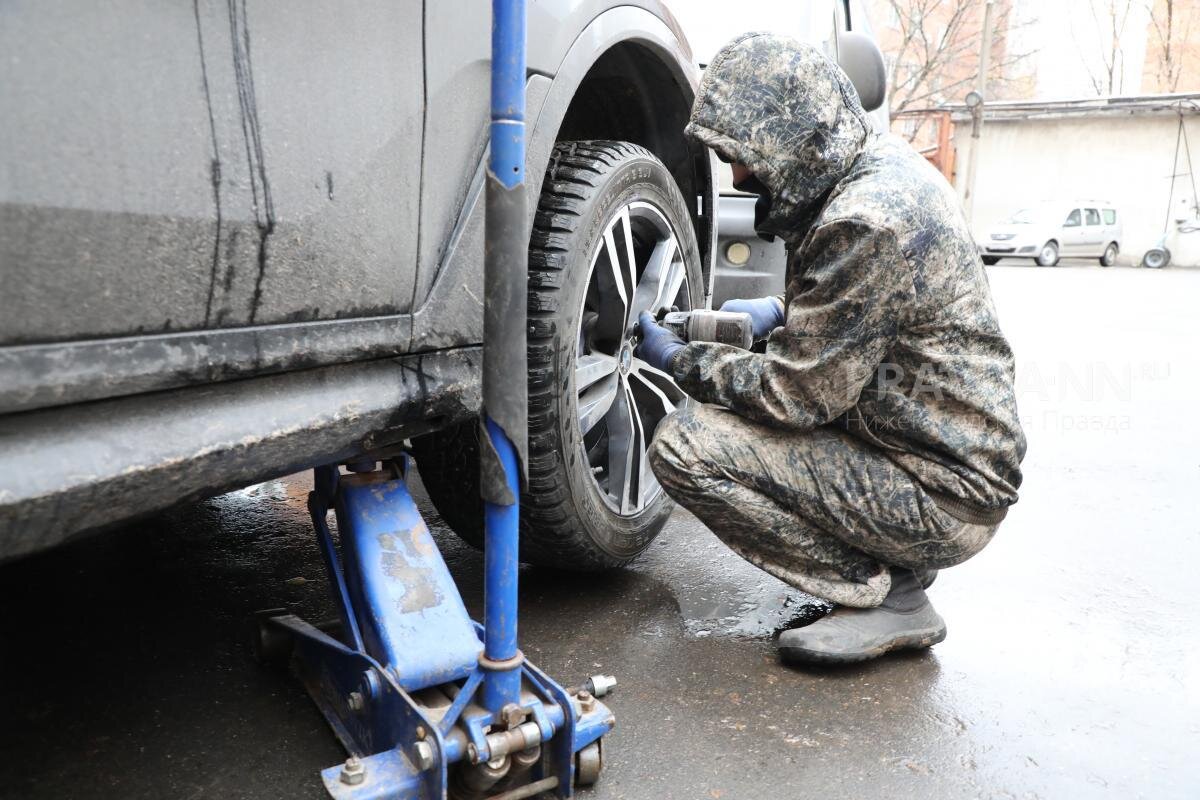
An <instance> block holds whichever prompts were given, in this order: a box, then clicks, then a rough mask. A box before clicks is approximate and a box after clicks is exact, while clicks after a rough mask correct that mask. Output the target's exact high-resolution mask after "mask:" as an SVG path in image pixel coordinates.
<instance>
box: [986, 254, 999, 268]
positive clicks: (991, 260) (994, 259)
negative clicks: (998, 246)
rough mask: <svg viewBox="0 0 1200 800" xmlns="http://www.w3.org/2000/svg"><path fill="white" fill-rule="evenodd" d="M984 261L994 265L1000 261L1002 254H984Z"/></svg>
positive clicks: (990, 265)
mask: <svg viewBox="0 0 1200 800" xmlns="http://www.w3.org/2000/svg"><path fill="white" fill-rule="evenodd" d="M983 263H984V264H987V265H988V266H989V267H994V266H996V265H997V264H999V263H1000V256H984V257H983Z"/></svg>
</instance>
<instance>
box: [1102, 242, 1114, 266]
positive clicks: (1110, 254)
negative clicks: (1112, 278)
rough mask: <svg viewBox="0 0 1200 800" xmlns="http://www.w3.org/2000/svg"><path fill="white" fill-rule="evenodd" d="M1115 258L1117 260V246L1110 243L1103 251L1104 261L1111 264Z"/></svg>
mask: <svg viewBox="0 0 1200 800" xmlns="http://www.w3.org/2000/svg"><path fill="white" fill-rule="evenodd" d="M1116 260H1117V248H1115V247H1113V246H1112V245H1111V244H1110V245H1109V246H1108V248H1107V249H1106V250H1105V251H1104V263H1106V264H1111V263H1113V262H1114V261H1116Z"/></svg>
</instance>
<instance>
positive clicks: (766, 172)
mask: <svg viewBox="0 0 1200 800" xmlns="http://www.w3.org/2000/svg"><path fill="white" fill-rule="evenodd" d="M687 133H688V134H689V135H690V136H692V137H695V138H696V139H699V140H700V141H702V142H704V143H705V144H706V145H708V146H709V147H712V148H714V149H716V150H718V151H720V152H722V153H723V154H724V155H726V156H727V157H729V158H732V159H735V160H738V161H741V162H742V163H744V164H745V165H746V166H748V167H749V168H750V169H751V170H752V171H753V172H754V174H755V175H756V177H758V179H759V180H760V181H761V182H762V183H763V184H764V185H765V186H766V187H767V188H768V189H769V190H770V192H771V196H772V201H773V202H772V205H771V208H770V211H769V214H768V215H767V217H766V219H765V220H764V221H762V223H761V224H760V225H759V230H760V232H767V233H772V234H775V235H778V236H780V237H782V238H784V239H785V240H786V241H787V242H788V244H789V245H790V249H791V250H792V251H793V252H794V257H793V260H792V262H791V264H790V267H789V275H788V283H787V293H786V295H785V298H784V305H785V309H786V322H785V324H784V325H783V327H781V328H778V329H776V330H775V331H774V332H773V333H772V335H771V337H770V339H769V341H768V343H767V348H766V352H765V354H761V353H748V352H746V351H744V350H739V349H736V348H733V347H729V346H725V345H718V344H711V343H690V344H688V345H687V347H685V348H684V349H683V350H682V351H680V355H679V356H678V357H677V358H676V359H675V361H674V364H673V367H674V372H675V378H676V380H677V381H678V382H679V385H680V386H681V387H682V388H683V389H684V390H685V391H687V392H688V394H690V395H692V396H693V397H695V398H697V399H699V400H700V401H702V402H705V403H715V404H718V405H722V406H725V407H727V408H729V409H730V410H732V411H734V412H736V413H737V414H739V415H741V416H744V417H746V418H749V419H753V420H757V421H759V422H762V423H765V424H768V425H772V426H779V427H787V428H793V429H796V430H809V429H812V428H815V427H817V426H820V425H826V424H834V425H838V426H841V427H844V428H845V429H847V430H848V431H850V432H851V433H853V434H855V435H857V436H860V437H862V438H863V439H865V440H867V441H870V442H871V443H873V444H874V445H876V446H877V447H879V448H881V449H882V450H883V451H884V452H886V453H887V454H888V455H889V457H890V458H892V459H893V460H894V461H895V462H896V463H898V464H899V465H900V466H901V467H903V468H904V469H905V470H907V471H908V472H910V473H911V474H912V475H913V476H914V477H915V478H916V479H917V480H918V481H919V482H920V483H921V484H922V485H923V486H925V487H926V488H927V489H929V490H930V491H932V492H934V493H935V494H941V495H943V496H945V497H947V498H949V499H951V500H952V501H958V502H959V503H963V504H966V505H967V506H969V507H973V508H981V509H1000V508H1002V507H1005V506H1008V505H1010V504H1012V503H1014V502H1016V499H1017V488H1018V486H1019V485H1020V483H1021V468H1020V464H1021V459H1022V458H1023V457H1024V454H1025V436H1024V434H1023V432H1022V430H1021V426H1020V423H1019V421H1018V418H1017V407H1016V399H1015V396H1014V389H1013V381H1014V366H1013V355H1012V351H1011V349H1010V348H1009V345H1008V342H1007V341H1006V340H1005V338H1004V335H1003V334H1002V333H1001V331H1000V327H999V324H998V323H997V320H996V310H995V308H994V307H993V304H992V298H991V292H990V289H989V287H988V281H987V274H986V273H985V272H984V269H983V265H982V263H981V261H980V258H979V255H978V252H977V250H976V247H975V244H974V241H973V238H972V236H971V232H970V229H969V227H968V225H967V222H966V220H965V218H964V216H963V213H962V210H961V207H960V205H959V203H958V200H957V198H956V196H955V194H954V192H953V190H952V189H951V188H950V186H949V184H948V183H947V182H946V181H945V180H944V179H943V178H942V176H941V175H940V174H938V172H937V171H936V170H934V169H933V168H932V167H931V166H930V165H929V164H927V163H926V162H925V160H924V159H923V158H922V157H921V156H920V155H918V154H917V153H916V152H915V151H914V150H913V149H912V148H911V147H910V146H909V145H908V144H907V143H905V142H903V141H901V140H899V139H896V138H895V137H891V136H880V135H878V134H876V133H874V132H873V131H872V128H871V125H870V122H869V120H868V117H867V116H866V113H865V112H864V111H863V109H862V105H861V104H860V103H859V100H858V95H857V93H856V92H855V90H854V88H853V86H852V85H851V83H850V81H849V79H848V78H847V77H846V75H845V73H843V72H842V70H841V69H840V68H838V67H837V66H836V65H835V64H833V63H832V62H831V61H830V60H829V59H828V58H826V57H825V56H824V55H823V54H822V53H821V52H820V51H818V50H816V49H815V48H813V47H810V46H808V45H803V44H800V43H798V42H795V41H793V40H791V39H786V38H783V37H779V36H773V35H769V34H747V35H745V36H742V37H740V38H738V39H736V40H734V41H733V42H732V43H730V44H729V45H727V46H726V47H725V48H724V49H723V50H721V52H720V53H718V55H717V56H716V57H715V59H714V60H713V62H712V63H711V64H710V65H709V67H708V69H707V70H706V72H705V75H704V79H703V82H702V83H701V86H700V93H699V96H698V97H697V99H696V103H695V106H694V108H693V110H692V116H691V120H690V122H689V123H688V127H687Z"/></svg>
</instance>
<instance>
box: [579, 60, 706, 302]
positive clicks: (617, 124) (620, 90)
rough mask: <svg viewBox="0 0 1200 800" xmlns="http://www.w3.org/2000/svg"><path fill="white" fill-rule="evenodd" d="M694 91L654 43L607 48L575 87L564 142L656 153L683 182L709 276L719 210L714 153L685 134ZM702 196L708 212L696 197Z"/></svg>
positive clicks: (678, 179)
mask: <svg viewBox="0 0 1200 800" xmlns="http://www.w3.org/2000/svg"><path fill="white" fill-rule="evenodd" d="M692 97H693V92H692V88H691V86H690V85H689V84H688V82H687V80H686V78H684V76H682V75H678V74H676V72H675V71H674V70H673V69H672V68H671V67H669V66H668V65H667V63H666V62H665V61H664V60H663V59H662V58H660V57H659V56H658V55H657V54H656V53H655V52H654V51H653V50H652V49H651V48H649V47H646V46H644V45H641V44H638V43H636V42H621V43H619V44H616V45H614V46H613V47H611V48H609V49H608V50H607V51H605V52H604V54H603V55H601V56H600V58H598V59H597V60H596V63H595V64H593V65H592V67H591V69H589V70H588V73H587V75H585V76H584V78H583V81H582V82H581V83H580V84H579V88H578V89H576V90H575V95H574V97H572V98H571V104H570V106H568V108H567V113H566V115H565V116H564V117H563V121H562V125H560V126H559V129H558V136H557V139H558V141H570V140H573V139H614V140H619V141H626V142H633V143H634V144H638V145H641V146H642V147H645V148H646V149H647V150H649V151H650V152H651V153H654V155H656V156H657V157H658V159H659V160H660V161H662V162H663V164H665V165H666V167H667V169H668V170H669V171H670V172H671V176H672V177H673V178H674V179H675V182H676V183H677V184H678V185H679V190H680V191H681V192H682V193H683V196H684V198H685V199H686V200H687V201H688V204H687V205H688V213H689V214H690V215H691V217H692V225H693V227H694V228H695V230H696V241H697V242H698V244H699V246H700V258H701V264H702V267H703V270H704V281H705V284H706V285H707V284H708V281H709V270H710V269H711V262H712V259H711V252H710V248H711V242H712V237H711V234H712V225H713V220H715V218H716V209H715V208H709V207H708V206H709V203H710V202H715V198H713V195H712V193H711V189H712V187H711V182H712V176H711V171H710V169H709V160H708V159H709V156H708V153H707V151H706V148H704V147H703V146H702V145H700V144H698V143H693V142H690V141H688V139H687V137H685V136H684V135H683V129H684V126H685V125H687V121H688V116H689V115H690V114H691V110H692V109H691V103H692ZM697 196H702V197H703V198H704V201H703V204H704V206H705V208H704V213H703V214H701V213H699V210H698V208H697V202H696V200H695V198H696V197H697Z"/></svg>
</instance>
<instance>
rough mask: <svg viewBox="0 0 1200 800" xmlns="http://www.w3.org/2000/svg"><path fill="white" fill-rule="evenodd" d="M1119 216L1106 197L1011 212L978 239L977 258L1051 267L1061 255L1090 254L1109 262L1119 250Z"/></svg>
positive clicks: (987, 260) (1072, 256) (1108, 263)
mask: <svg viewBox="0 0 1200 800" xmlns="http://www.w3.org/2000/svg"><path fill="white" fill-rule="evenodd" d="M1121 239H1122V215H1121V213H1120V212H1119V211H1118V210H1117V208H1116V207H1115V206H1114V205H1113V204H1112V203H1110V202H1107V201H1103V200H1077V201H1074V202H1068V203H1046V204H1044V205H1040V206H1031V207H1029V208H1023V209H1021V210H1020V211H1017V212H1016V213H1015V214H1013V215H1012V216H1010V217H1009V218H1008V219H1006V220H1004V221H1003V222H1001V223H999V224H997V225H994V226H992V228H991V229H989V230H988V232H987V234H986V235H985V236H984V238H983V241H981V242H980V243H979V251H980V254H981V255H982V256H983V263H985V264H988V265H992V264H996V263H997V262H998V261H999V260H1000V259H1001V258H1029V259H1033V260H1034V261H1035V262H1037V264H1038V265H1039V266H1043V267H1052V266H1054V265H1055V264H1057V263H1058V261H1059V259H1060V258H1062V257H1071V258H1095V259H1098V260H1099V261H1100V265H1101V266H1104V267H1111V266H1112V265H1113V264H1115V263H1116V262H1117V256H1118V254H1120V252H1121Z"/></svg>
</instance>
